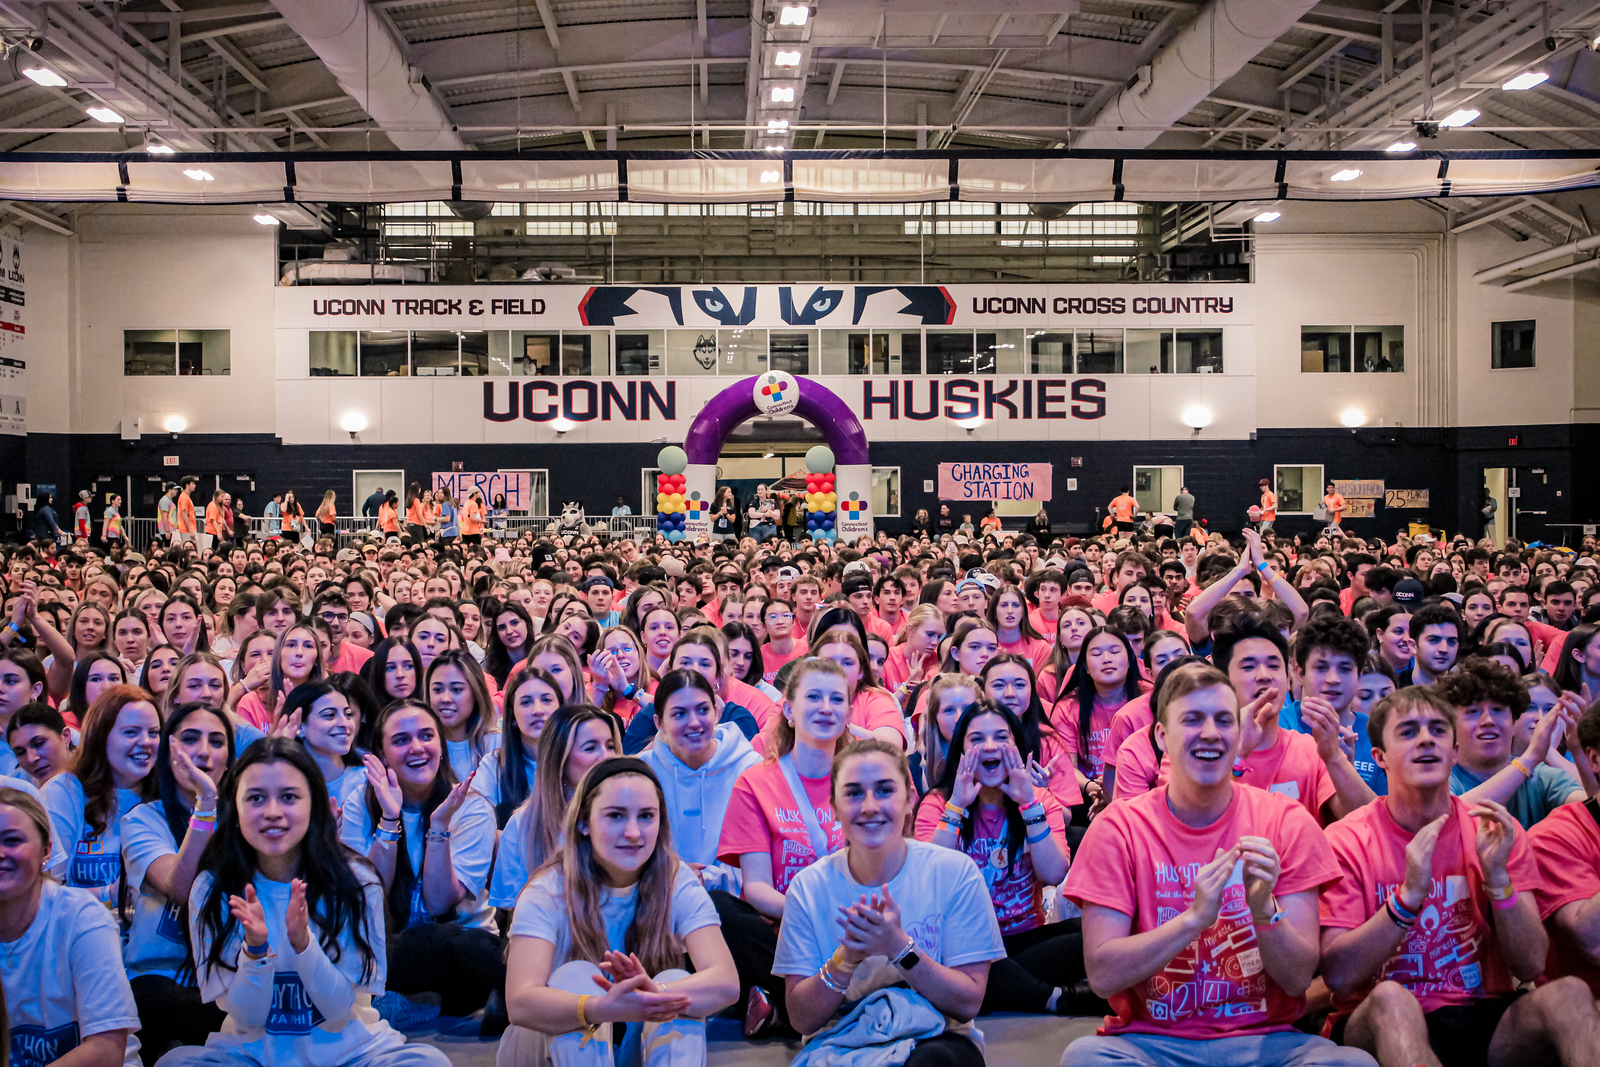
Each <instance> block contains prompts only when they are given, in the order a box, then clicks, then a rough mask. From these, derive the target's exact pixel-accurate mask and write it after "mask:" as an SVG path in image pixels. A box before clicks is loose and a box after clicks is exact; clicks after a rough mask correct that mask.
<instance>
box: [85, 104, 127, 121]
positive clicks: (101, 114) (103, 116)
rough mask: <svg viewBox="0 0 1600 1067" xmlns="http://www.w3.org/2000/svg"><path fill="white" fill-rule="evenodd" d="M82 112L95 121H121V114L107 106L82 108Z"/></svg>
mask: <svg viewBox="0 0 1600 1067" xmlns="http://www.w3.org/2000/svg"><path fill="white" fill-rule="evenodd" d="M84 113H85V114H87V115H88V116H89V117H90V118H92V119H94V120H95V121H96V122H121V121H123V119H122V116H121V115H119V114H117V113H116V112H115V111H112V110H111V109H110V108H109V107H90V108H84Z"/></svg>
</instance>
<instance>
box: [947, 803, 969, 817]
mask: <svg viewBox="0 0 1600 1067" xmlns="http://www.w3.org/2000/svg"><path fill="white" fill-rule="evenodd" d="M944 810H945V811H946V812H948V813H949V814H951V815H954V816H955V817H956V818H958V819H961V820H962V821H965V820H966V818H967V809H966V808H963V807H961V806H960V805H959V804H957V803H955V802H954V801H951V800H947V801H945V802H944Z"/></svg>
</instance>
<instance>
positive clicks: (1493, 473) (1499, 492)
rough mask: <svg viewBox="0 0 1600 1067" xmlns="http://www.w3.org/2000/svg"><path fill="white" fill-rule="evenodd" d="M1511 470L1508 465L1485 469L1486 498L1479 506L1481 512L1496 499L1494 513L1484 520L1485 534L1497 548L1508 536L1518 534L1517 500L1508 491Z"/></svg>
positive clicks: (1484, 490)
mask: <svg viewBox="0 0 1600 1067" xmlns="http://www.w3.org/2000/svg"><path fill="white" fill-rule="evenodd" d="M1509 471H1510V468H1507V467H1485V468H1484V469H1483V489H1482V495H1483V497H1484V498H1485V499H1483V500H1480V501H1479V503H1478V508H1479V511H1480V513H1481V511H1482V509H1483V508H1484V507H1487V506H1488V502H1489V501H1490V500H1492V501H1494V504H1495V509H1494V514H1493V516H1492V517H1490V518H1488V519H1486V520H1484V524H1483V536H1485V537H1487V538H1488V539H1489V541H1490V543H1491V544H1493V545H1494V546H1495V547H1496V548H1499V547H1500V546H1501V545H1504V544H1505V543H1506V539H1507V538H1509V537H1515V536H1516V535H1517V502H1516V500H1515V499H1514V498H1513V497H1512V496H1511V495H1510V493H1509V492H1508V491H1507V490H1509V489H1510V488H1511V485H1510V482H1511V478H1510V476H1509Z"/></svg>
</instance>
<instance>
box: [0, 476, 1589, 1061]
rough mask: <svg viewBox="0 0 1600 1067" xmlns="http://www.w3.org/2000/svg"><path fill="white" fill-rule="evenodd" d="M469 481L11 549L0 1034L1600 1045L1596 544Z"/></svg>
mask: <svg viewBox="0 0 1600 1067" xmlns="http://www.w3.org/2000/svg"><path fill="white" fill-rule="evenodd" d="M188 496H189V493H188V490H187V489H185V490H184V492H183V494H182V497H183V500H184V501H187V500H188ZM480 505H481V502H479V501H476V500H475V501H473V502H472V506H471V507H469V508H467V509H466V510H465V511H464V512H463V521H461V522H459V523H458V524H456V523H452V524H447V525H443V526H439V525H435V524H431V523H429V522H427V521H421V522H416V521H411V520H412V519H416V518H419V516H416V515H406V516H404V527H405V529H404V532H403V533H402V518H401V517H400V516H399V515H397V514H396V513H395V509H394V507H393V504H392V503H391V504H390V514H388V515H387V516H386V520H387V521H386V522H385V523H384V525H383V526H382V528H380V529H379V530H378V531H375V532H374V533H373V534H371V535H367V536H362V535H358V536H356V537H354V538H352V539H350V540H348V542H347V543H344V544H342V545H341V544H339V543H338V541H336V537H337V536H338V535H337V533H336V531H335V530H334V529H333V528H332V527H331V526H330V525H329V524H326V523H322V524H319V527H318V528H319V529H320V530H321V531H322V533H323V537H322V538H321V539H313V538H314V537H315V533H314V532H313V533H310V534H308V535H307V536H306V537H305V538H304V540H301V539H300V538H299V537H298V536H289V537H285V536H281V535H282V532H283V529H284V524H285V523H286V520H284V519H283V516H284V515H287V514H288V513H287V512H285V511H282V510H280V511H279V512H278V517H279V522H280V525H279V526H278V529H277V533H278V534H279V535H280V536H274V537H271V538H268V539H267V540H265V541H259V542H258V541H251V540H249V539H248V538H246V537H242V536H238V537H235V538H234V539H230V537H229V535H228V533H227V532H226V531H225V530H224V529H223V528H222V527H221V526H219V527H218V529H217V532H216V534H215V535H213V536H212V537H210V538H207V539H206V540H207V543H206V546H205V547H204V548H202V547H201V546H200V544H199V542H200V540H201V539H200V538H199V537H197V536H196V535H195V534H196V532H195V523H194V521H193V516H194V509H193V504H192V503H189V504H188V509H187V511H186V512H185V509H184V506H183V503H181V502H180V503H178V504H177V505H175V510H176V511H177V512H178V513H179V514H184V515H186V516H187V517H186V518H185V520H184V521H183V522H182V523H176V522H175V523H173V524H172V531H171V533H170V534H169V535H167V536H165V537H163V538H162V539H161V540H159V541H158V542H157V543H155V544H152V545H150V546H141V547H143V548H144V549H145V550H144V551H142V552H139V551H134V549H133V547H132V546H129V545H127V544H126V542H125V541H123V540H122V539H120V538H118V537H116V536H114V531H113V530H112V529H111V528H110V527H106V528H105V529H103V530H102V531H101V533H102V537H101V538H96V539H91V538H90V537H89V536H87V534H88V531H87V530H78V531H77V533H78V534H79V536H78V537H76V538H70V537H67V536H63V537H62V538H61V540H60V542H59V543H58V541H57V540H55V539H49V540H45V541H41V542H39V543H36V544H21V545H15V546H9V547H8V548H7V549H5V550H4V564H3V586H4V593H5V596H4V607H3V610H4V614H3V621H0V730H3V732H4V734H5V740H6V745H5V746H4V747H3V749H0V975H3V988H4V997H5V1011H4V1013H3V1019H4V1022H5V1026H6V1030H5V1039H4V1041H3V1042H0V1061H3V1060H4V1059H5V1055H6V1053H7V1052H8V1053H9V1058H10V1063H11V1064H12V1065H15V1067H46V1065H50V1064H59V1065H61V1067H116V1065H126V1067H134V1065H136V1064H139V1063H141V1062H142V1063H143V1064H144V1065H146V1067H151V1065H155V1064H158V1063H159V1064H160V1065H162V1067H190V1065H218V1067H220V1065H261V1067H268V1065H275V1064H297V1065H298V1064H304V1065H309V1067H340V1065H359V1067H427V1065H442V1064H446V1063H447V1062H448V1061H447V1059H446V1057H445V1055H444V1054H443V1053H442V1052H440V1051H439V1050H438V1049H436V1048H434V1047H431V1046H428V1045H425V1044H421V1043H417V1042H408V1041H407V1039H406V1031H408V1030H411V1029H413V1028H415V1027H416V1026H418V1025H420V1024H422V1023H425V1022H426V1021H427V1020H428V1019H430V1018H432V1017H434V1016H437V1015H440V1014H441V1013H443V1014H444V1015H447V1016H470V1015H473V1014H474V1013H479V1012H481V1027H482V1030H483V1032H484V1033H485V1034H486V1035H498V1037H499V1048H498V1062H499V1064H500V1065H501V1067H523V1065H528V1067H542V1065H543V1064H546V1063H551V1064H556V1065H558V1067H569V1065H590V1064H596V1065H598V1064H610V1063H612V1062H618V1063H623V1064H639V1063H643V1064H647V1065H657V1067H666V1065H674V1067H676V1065H688V1064H697V1063H703V1062H704V1057H705V1054H706V1053H705V1048H706V1045H705V1042H706V1020H707V1019H708V1018H710V1017H712V1016H717V1015H723V1014H726V1015H731V1016H733V1017H734V1018H736V1019H737V1020H738V1021H739V1024H740V1025H741V1026H742V1028H743V1032H744V1035H745V1036H746V1037H747V1038H749V1039H751V1040H760V1039H767V1038H780V1039H782V1038H787V1039H793V1038H795V1037H804V1038H805V1039H806V1044H805V1045H804V1048H803V1050H802V1051H801V1052H800V1053H799V1056H800V1057H801V1058H803V1059H804V1060H805V1061H806V1062H808V1063H811V1062H815V1063H827V1064H840V1065H844V1064H860V1065H863V1067H866V1065H871V1067H880V1065H889V1064H901V1063H904V1064H910V1065H914V1067H946V1065H948V1067H968V1065H977V1064H981V1063H983V1062H984V1060H983V1035H982V1016H984V1015H985V1014H988V1013H990V1012H998V1011H1006V1012H1030V1013H1040V1014H1055V1015H1076V1016H1083V1015H1101V1016H1104V1023H1103V1025H1102V1026H1101V1027H1100V1028H1099V1031H1098V1033H1096V1034H1095V1035H1093V1036H1084V1037H1079V1038H1077V1039H1076V1040H1074V1041H1071V1042H1070V1043H1066V1042H1065V1041H1064V1042H1063V1044H1064V1046H1065V1047H1064V1052H1063V1054H1062V1060H1061V1062H1062V1064H1063V1067H1086V1065H1097V1067H1098V1065H1106V1067H1110V1065H1134V1064H1138V1065H1150V1067H1154V1065H1157V1064H1163V1065H1165V1064H1180V1065H1189V1064H1194V1065H1200V1064H1207V1065H1235V1064H1236V1065H1241V1067H1242V1065H1246V1064H1251V1065H1253V1064H1268V1063H1270V1064H1290V1065H1296V1067H1314V1065H1341V1067H1342V1065H1360V1064H1371V1063H1373V1062H1374V1061H1376V1062H1377V1063H1379V1064H1381V1065H1383V1067H1415V1065H1419V1064H1421V1065H1432V1067H1439V1065H1442V1067H1480V1065H1492V1067H1511V1065H1522V1064H1538V1063H1552V1064H1554V1063H1559V1064H1562V1065H1564V1067H1580V1065H1600V1011H1597V1008H1596V999H1595V998H1596V995H1597V994H1600V802H1597V801H1596V799H1595V796H1596V793H1597V791H1600V786H1597V782H1596V772H1595V768H1596V766H1600V706H1597V704H1596V698H1597V697H1600V566H1597V563H1600V559H1597V557H1600V552H1597V550H1596V546H1595V543H1594V539H1593V538H1585V539H1584V543H1583V545H1582V546H1581V547H1580V548H1578V549H1576V550H1566V549H1549V548H1542V547H1537V546H1525V545H1521V544H1517V543H1510V544H1505V545H1498V546H1496V545H1491V544H1489V543H1487V542H1482V543H1474V542H1472V541H1470V540H1469V539H1466V538H1457V539H1456V540H1454V541H1451V542H1438V541H1434V540H1432V539H1429V538H1417V539H1413V538H1410V537H1407V536H1403V535H1402V536H1399V537H1397V538H1396V539H1395V540H1393V541H1388V540H1379V539H1371V538H1360V537H1354V536H1345V535H1344V534H1343V533H1342V532H1341V531H1340V530H1339V529H1338V528H1337V527H1333V528H1331V529H1329V530H1324V531H1322V532H1320V533H1317V534H1313V535H1304V536H1294V537H1292V538H1291V537H1288V536H1283V535H1274V534H1272V533H1271V532H1270V531H1269V532H1268V534H1267V536H1266V539H1265V540H1263V537H1262V535H1261V534H1260V533H1258V532H1257V531H1255V530H1245V531H1243V532H1242V533H1241V534H1240V535H1239V536H1237V537H1235V538H1233V539H1232V540H1229V539H1228V538H1225V537H1223V536H1221V535H1219V534H1211V535H1207V534H1205V532H1204V531H1203V530H1199V529H1197V528H1196V529H1194V530H1192V532H1191V533H1190V535H1189V536H1185V537H1183V538H1182V539H1181V540H1173V539H1171V538H1157V537H1152V536H1148V535H1144V534H1140V533H1138V532H1136V531H1122V530H1116V531H1112V532H1108V533H1105V534H1102V535H1100V536H1098V537H1091V538H1084V539H1081V540H1080V539H1078V538H1075V537H1056V538H1054V539H1047V540H1044V541H1041V540H1040V538H1039V537H1037V536H1034V535H1032V534H1009V533H1005V532H1002V531H997V530H993V529H988V530H987V531H986V532H983V533H975V534H974V535H967V534H963V533H960V532H956V533H939V532H938V531H928V530H926V526H924V532H921V533H918V534H913V535H911V536H904V537H901V538H898V539H896V538H892V537H889V536H887V535H885V534H883V533H879V534H878V535H877V537H876V538H875V539H867V538H863V539H862V540H861V541H859V542H857V543H855V544H852V545H848V546H846V545H843V544H841V545H838V546H835V545H831V544H829V543H827V542H814V543H813V542H804V543H800V544H791V543H788V542H785V541H783V540H781V539H780V538H779V537H778V536H776V531H775V530H774V529H773V525H772V524H768V525H766V526H765V527H763V528H762V529H761V531H760V532H762V533H764V534H767V535H768V537H767V539H766V540H765V541H762V542H758V541H756V540H754V539H751V538H744V539H736V538H733V537H730V538H727V539H724V540H718V541H702V542H699V543H694V542H687V541H680V542H676V543H669V542H667V541H665V540H663V539H660V538H644V537H641V538H638V539H637V540H636V539H632V538H615V537H609V536H606V535H601V536H598V537H589V538H576V539H573V541H571V542H570V543H565V542H562V541H560V540H554V541H552V540H547V539H545V538H542V537H513V536H510V535H503V534H504V531H503V530H498V529H492V530H491V531H490V535H489V536H488V537H484V536H483V533H482V531H483V529H484V527H483V525H482V523H481V515H482V509H481V506H480ZM469 512H470V515H469V514H468V513H469ZM420 517H421V518H422V519H424V520H426V518H427V517H426V516H420ZM184 527H187V528H186V529H185V528H184ZM469 528H470V529H471V530H472V533H471V534H468V532H467V531H468V530H469ZM238 529H239V530H240V531H241V532H242V531H243V529H245V525H244V524H241V525H240V526H239V527H238ZM106 534H113V536H111V537H110V538H109V540H108V539H107V538H106V536H105V535H106ZM497 534H500V535H502V536H496V535H497Z"/></svg>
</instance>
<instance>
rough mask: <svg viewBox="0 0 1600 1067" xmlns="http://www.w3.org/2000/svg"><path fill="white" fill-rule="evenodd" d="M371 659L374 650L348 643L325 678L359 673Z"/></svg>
mask: <svg viewBox="0 0 1600 1067" xmlns="http://www.w3.org/2000/svg"><path fill="white" fill-rule="evenodd" d="M371 658H372V649H370V648H362V647H361V646H360V645H358V644H355V643H354V642H351V641H346V642H345V643H344V644H343V645H341V646H340V647H339V654H338V655H337V656H335V657H333V659H332V660H330V661H329V662H328V667H327V670H326V672H325V676H326V675H329V674H338V673H339V672H340V671H359V670H361V667H362V664H364V663H366V662H367V660H369V659H371ZM491 684H492V683H491Z"/></svg>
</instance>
